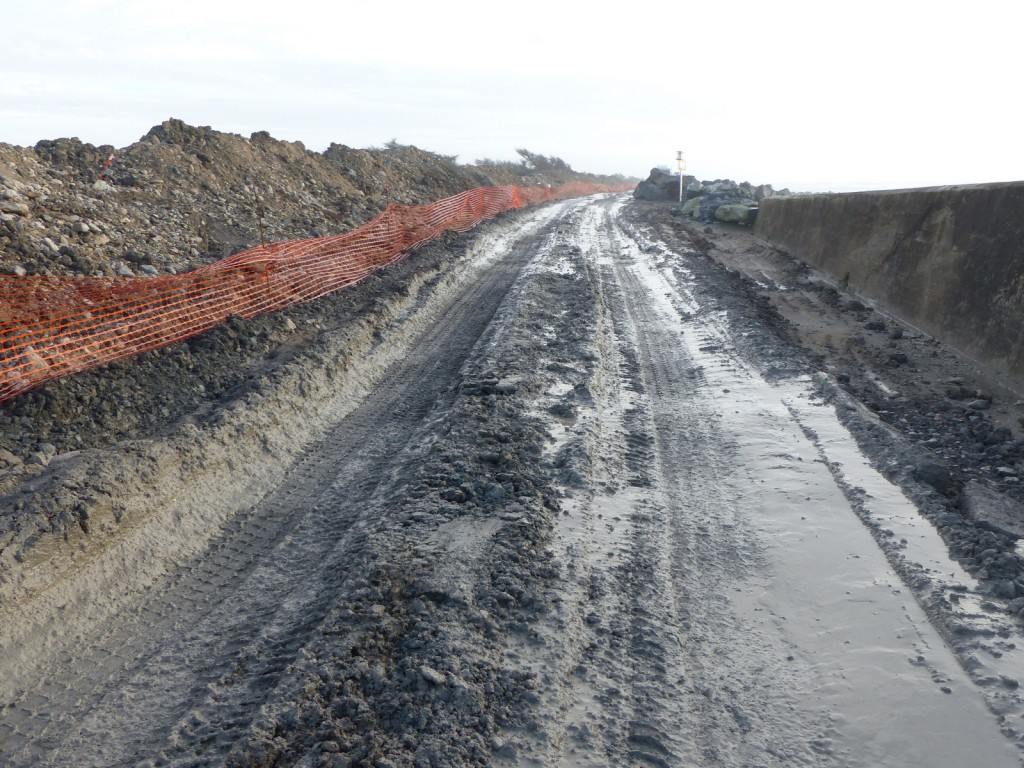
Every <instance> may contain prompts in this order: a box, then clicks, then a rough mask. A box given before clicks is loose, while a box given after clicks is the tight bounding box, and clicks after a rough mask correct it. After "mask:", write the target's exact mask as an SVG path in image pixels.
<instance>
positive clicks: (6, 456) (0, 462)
mask: <svg viewBox="0 0 1024 768" xmlns="http://www.w3.org/2000/svg"><path fill="white" fill-rule="evenodd" d="M19 464H21V459H19V458H18V457H17V456H15V455H14V454H13V453H11V452H10V451H7V450H4V449H3V448H0V469H10V468H11V467H16V466H18V465H19Z"/></svg>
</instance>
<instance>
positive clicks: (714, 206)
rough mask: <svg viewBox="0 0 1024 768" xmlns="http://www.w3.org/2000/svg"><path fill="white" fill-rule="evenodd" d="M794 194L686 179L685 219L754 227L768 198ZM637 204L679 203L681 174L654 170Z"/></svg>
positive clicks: (643, 183) (640, 188) (723, 181)
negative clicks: (761, 207) (760, 208)
mask: <svg viewBox="0 0 1024 768" xmlns="http://www.w3.org/2000/svg"><path fill="white" fill-rule="evenodd" d="M788 194H790V192H789V190H788V189H783V190H779V191H776V190H774V189H773V188H772V186H771V184H761V185H758V186H754V185H753V184H751V183H749V182H746V181H744V182H741V183H737V182H735V181H732V180H730V179H716V180H714V181H703V182H702V181H698V179H697V177H696V176H683V201H682V211H681V213H682V215H684V216H691V217H693V218H695V219H700V220H703V221H706V222H709V223H710V222H714V221H724V222H731V223H736V224H746V225H748V226H749V225H751V224H753V223H754V220H755V218H756V217H757V209H758V205H759V204H760V202H761V201H762V200H764V199H765V198H767V197H776V196H781V195H788ZM633 197H635V198H636V199H637V200H650V201H652V202H664V201H672V200H677V201H678V200H679V198H680V194H679V174H673V173H670V172H669V171H667V170H665V169H662V168H653V169H652V170H651V175H650V176H649V177H648V178H647V179H645V180H644V181H641V182H640V184H638V185H637V188H636V189H635V190H634V192H633Z"/></svg>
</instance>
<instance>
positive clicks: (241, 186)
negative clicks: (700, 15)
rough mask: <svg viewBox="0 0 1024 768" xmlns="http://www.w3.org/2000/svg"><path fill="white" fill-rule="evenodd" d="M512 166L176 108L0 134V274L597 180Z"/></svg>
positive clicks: (123, 262) (318, 231) (300, 232)
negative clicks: (306, 134) (142, 130)
mask: <svg viewBox="0 0 1024 768" xmlns="http://www.w3.org/2000/svg"><path fill="white" fill-rule="evenodd" d="M111 154H113V155H114V160H113V162H112V164H111V165H110V167H109V169H108V170H107V171H106V172H104V163H105V161H106V159H107V158H108V157H109V156H110V155H111ZM512 168H513V166H511V165H508V166H499V165H487V166H485V167H481V168H478V167H476V166H467V165H459V164H457V163H456V162H455V161H454V158H451V157H445V156H442V155H437V154H434V153H432V152H426V151H424V150H421V149H417V148H416V147H412V146H403V145H400V144H397V143H395V142H391V143H389V144H388V146H387V147H385V148H382V149H369V150H367V149H352V148H349V147H346V146H344V145H340V144H332V145H331V146H330V148H328V149H327V151H326V152H324V153H318V152H313V151H310V150H308V149H306V148H305V147H304V146H303V145H302V143H301V142H288V141H279V140H277V139H274V138H272V137H271V136H270V135H269V134H268V133H266V132H265V131H260V132H258V133H254V134H253V135H252V136H250V137H249V138H245V137H243V136H238V135H235V134H228V133H221V132H219V131H214V130H212V129H210V128H207V127H198V128H196V127H193V126H190V125H186V124H185V123H183V122H182V121H180V120H168V121H166V122H164V123H162V124H161V125H158V126H155V127H154V128H153V129H152V130H150V131H149V133H147V134H146V135H145V136H143V137H142V138H141V139H140V140H139V141H138V142H136V143H135V144H132V145H130V146H128V147H125V148H123V149H119V150H115V148H114V147H111V146H100V147H94V146H92V145H91V144H84V143H82V142H81V141H79V140H78V139H57V140H53V141H41V142H39V143H38V144H37V145H36V146H35V147H34V148H25V147H15V146H11V145H8V144H0V272H6V273H16V274H25V273H28V274H83V275H115V274H118V275H146V274H162V273H175V272H181V271H184V270H188V269H193V268H195V267H197V266H199V265H201V264H204V263H207V262H210V261H214V260H216V259H219V258H222V257H224V256H227V255H229V254H231V253H233V252H235V251H237V250H240V249H242V248H246V247H250V246H253V245H258V244H259V243H260V241H261V239H263V240H266V241H268V242H272V241H277V240H288V239H295V238H304V237H321V236H324V235H333V234H338V233H340V232H345V231H347V230H350V229H353V228H355V227H357V226H359V225H360V224H364V223H366V222H367V221H368V220H369V219H371V218H373V217H374V216H376V215H377V214H379V213H380V212H381V211H383V210H384V208H385V207H386V206H387V204H388V203H404V204H416V205H423V204H426V203H430V202H433V201H434V200H439V199H441V198H444V197H448V196H450V195H454V194H458V193H459V192H462V191H464V190H467V189H471V188H473V187H478V186H487V185H495V184H498V185H501V184H520V185H524V186H529V185H534V184H542V183H548V184H560V183H563V182H565V181H601V180H607V177H597V176H593V175H591V174H586V173H576V172H572V171H567V170H565V169H559V171H558V172H557V173H550V172H547V171H545V170H544V169H527V168H525V167H522V168H520V169H519V170H520V171H522V173H516V172H514V170H512ZM101 174H102V175H103V179H102V180H101V179H100V176H101ZM524 174H525V175H524ZM614 181H616V182H619V181H622V179H621V178H617V179H615V180H614Z"/></svg>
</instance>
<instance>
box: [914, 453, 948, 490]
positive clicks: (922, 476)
mask: <svg viewBox="0 0 1024 768" xmlns="http://www.w3.org/2000/svg"><path fill="white" fill-rule="evenodd" d="M914 477H915V478H917V480H919V481H920V482H922V483H925V484H926V485H930V486H931V487H932V488H934V489H935V490H937V491H938V492H939V493H947V492H949V491H950V490H952V488H953V476H952V474H951V473H950V471H949V468H948V467H946V466H945V465H944V464H940V463H939V462H937V461H933V460H932V459H920V460H919V461H917V462H916V463H915V464H914Z"/></svg>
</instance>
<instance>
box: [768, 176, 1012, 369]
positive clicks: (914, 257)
mask: <svg viewBox="0 0 1024 768" xmlns="http://www.w3.org/2000/svg"><path fill="white" fill-rule="evenodd" d="M754 233H755V234H756V235H757V236H759V237H761V238H762V239H764V240H767V241H768V242H770V243H772V244H773V245H774V246H776V247H778V248H781V249H784V250H786V251H788V252H789V253H790V254H791V255H793V256H794V257H796V258H798V259H800V260H801V261H804V262H807V263H808V264H810V265H811V266H813V267H815V268H816V269H819V270H821V271H822V272H824V273H826V274H828V275H830V276H832V277H833V278H834V279H835V280H836V281H837V282H839V283H847V284H848V285H849V288H850V289H851V290H852V291H854V292H856V293H857V294H858V295H860V296H861V297H863V298H865V299H867V300H869V301H871V302H873V303H875V304H876V305H877V306H878V307H879V309H882V310H884V311H887V312H889V313H891V314H893V315H895V316H897V317H899V318H901V319H903V320H905V321H906V322H908V323H911V324H913V325H915V326H917V327H918V328H920V329H921V330H923V331H925V332H926V333H928V334H930V335H932V336H935V337H937V338H939V339H942V340H943V341H944V342H946V343H948V344H951V345H952V346H954V347H956V348H958V349H960V350H961V351H962V352H964V353H965V354H967V355H969V356H970V357H973V358H975V359H976V360H978V361H979V362H982V363H985V364H987V365H989V366H991V367H992V368H994V369H995V370H997V371H1000V372H1002V373H1004V374H1007V375H1008V376H1010V377H1011V378H1012V379H1014V380H1015V381H1016V382H1017V383H1018V384H1020V383H1022V382H1024V182H1007V183H1000V184H979V185H971V186H955V187H929V188H922V189H906V190H894V191H881V192H854V193H847V194H827V195H808V196H800V197H785V198H769V199H766V200H763V201H762V202H761V205H760V212H759V214H758V218H757V221H756V223H755V225H754Z"/></svg>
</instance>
